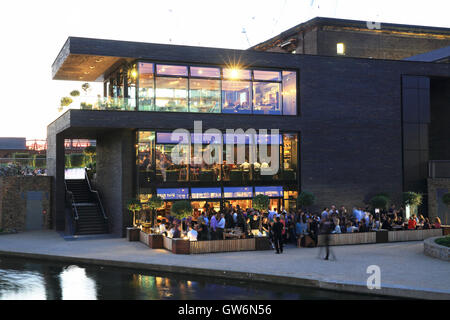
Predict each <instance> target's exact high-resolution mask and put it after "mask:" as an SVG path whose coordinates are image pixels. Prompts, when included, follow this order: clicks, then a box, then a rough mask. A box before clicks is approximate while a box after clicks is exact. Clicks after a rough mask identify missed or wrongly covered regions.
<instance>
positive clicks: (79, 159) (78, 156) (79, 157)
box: [70, 153, 84, 168]
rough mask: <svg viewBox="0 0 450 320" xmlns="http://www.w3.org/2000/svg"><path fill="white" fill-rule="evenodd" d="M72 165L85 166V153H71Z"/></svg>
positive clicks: (73, 166)
mask: <svg viewBox="0 0 450 320" xmlns="http://www.w3.org/2000/svg"><path fill="white" fill-rule="evenodd" d="M70 167H71V168H81V167H84V154H82V153H72V154H71V155H70Z"/></svg>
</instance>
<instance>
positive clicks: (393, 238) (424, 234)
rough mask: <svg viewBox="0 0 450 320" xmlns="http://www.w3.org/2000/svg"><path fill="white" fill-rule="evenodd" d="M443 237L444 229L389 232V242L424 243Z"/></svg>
mask: <svg viewBox="0 0 450 320" xmlns="http://www.w3.org/2000/svg"><path fill="white" fill-rule="evenodd" d="M441 235H442V229H426V230H401V231H389V234H388V236H389V242H397V241H422V240H424V239H428V238H430V237H438V236H441Z"/></svg>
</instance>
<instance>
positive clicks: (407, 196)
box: [403, 191, 422, 219]
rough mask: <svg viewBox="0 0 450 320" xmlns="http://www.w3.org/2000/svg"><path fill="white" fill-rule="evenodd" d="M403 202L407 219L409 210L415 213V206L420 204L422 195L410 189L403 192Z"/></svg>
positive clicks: (409, 214) (409, 213)
mask: <svg viewBox="0 0 450 320" xmlns="http://www.w3.org/2000/svg"><path fill="white" fill-rule="evenodd" d="M403 204H404V205H405V208H406V218H407V219H409V217H410V216H411V211H412V212H413V213H415V214H417V207H418V206H420V205H421V204H422V195H421V194H420V193H416V192H412V191H408V192H403Z"/></svg>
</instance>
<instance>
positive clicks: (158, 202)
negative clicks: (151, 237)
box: [146, 195, 164, 227]
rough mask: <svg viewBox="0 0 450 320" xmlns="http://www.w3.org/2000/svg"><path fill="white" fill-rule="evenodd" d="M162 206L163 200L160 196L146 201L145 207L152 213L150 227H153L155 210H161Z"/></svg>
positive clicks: (154, 196)
mask: <svg viewBox="0 0 450 320" xmlns="http://www.w3.org/2000/svg"><path fill="white" fill-rule="evenodd" d="M163 204H164V200H163V199H162V198H161V197H160V196H157V195H153V196H152V197H150V198H149V199H148V202H147V204H146V205H147V207H148V208H149V209H150V210H151V211H152V217H151V221H152V227H154V226H155V218H156V210H157V209H159V208H161V207H162V205H163Z"/></svg>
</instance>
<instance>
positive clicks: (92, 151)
mask: <svg viewBox="0 0 450 320" xmlns="http://www.w3.org/2000/svg"><path fill="white" fill-rule="evenodd" d="M96 151H97V149H96V147H95V146H88V147H86V148H84V150H83V153H84V155H85V156H87V157H89V163H92V162H93V159H92V157H93V156H95V154H96Z"/></svg>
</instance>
